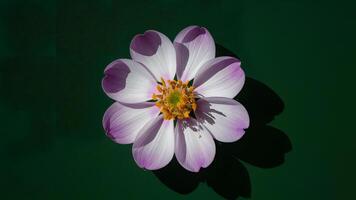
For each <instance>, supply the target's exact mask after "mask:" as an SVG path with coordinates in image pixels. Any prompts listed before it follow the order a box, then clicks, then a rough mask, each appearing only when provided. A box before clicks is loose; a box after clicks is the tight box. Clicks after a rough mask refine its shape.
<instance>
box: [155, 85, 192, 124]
mask: <svg viewBox="0 0 356 200" xmlns="http://www.w3.org/2000/svg"><path fill="white" fill-rule="evenodd" d="M157 91H158V93H157V94H152V99H153V100H157V102H156V106H157V107H158V108H160V111H161V113H162V114H163V118H164V119H165V120H171V119H173V120H174V119H176V118H178V119H185V118H189V117H190V116H189V114H190V112H191V111H192V110H193V111H195V110H196V108H197V104H196V103H195V93H194V87H193V86H188V81H187V82H184V83H183V82H182V81H181V80H178V81H176V80H167V81H165V80H164V79H163V78H161V84H159V85H157Z"/></svg>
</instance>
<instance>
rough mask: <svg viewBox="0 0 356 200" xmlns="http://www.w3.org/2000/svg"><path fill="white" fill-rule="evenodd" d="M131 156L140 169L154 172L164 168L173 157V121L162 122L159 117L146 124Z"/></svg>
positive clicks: (160, 116) (161, 118)
mask: <svg viewBox="0 0 356 200" xmlns="http://www.w3.org/2000/svg"><path fill="white" fill-rule="evenodd" d="M132 154H133V157H134V159H135V161H136V163H137V165H139V166H140V167H142V168H145V169H149V170H155V169H160V168H162V167H164V166H166V165H167V164H168V163H169V162H170V161H171V160H172V158H173V155H174V128H173V120H163V117H162V115H159V116H158V117H156V118H155V119H153V120H151V121H150V122H149V123H148V124H146V126H144V127H143V129H142V130H141V131H140V133H139V135H138V137H137V139H136V141H135V142H134V144H133V147H132Z"/></svg>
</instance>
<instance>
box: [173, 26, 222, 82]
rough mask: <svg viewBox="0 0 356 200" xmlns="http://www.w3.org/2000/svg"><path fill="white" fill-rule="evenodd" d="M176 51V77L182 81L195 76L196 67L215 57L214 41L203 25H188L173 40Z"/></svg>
mask: <svg viewBox="0 0 356 200" xmlns="http://www.w3.org/2000/svg"><path fill="white" fill-rule="evenodd" d="M174 45H175V48H176V52H177V77H178V78H179V79H181V80H182V81H187V80H191V79H193V78H194V77H195V74H196V73H197V71H198V69H199V68H200V67H201V66H202V65H203V64H204V63H205V62H207V61H208V60H211V59H213V58H214V57H215V42H214V39H213V37H212V36H211V35H210V33H209V31H208V30H207V29H206V28H204V27H199V26H189V27H187V28H185V29H183V30H182V31H181V32H180V33H178V35H177V36H176V38H175V40H174Z"/></svg>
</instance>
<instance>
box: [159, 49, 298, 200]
mask: <svg viewBox="0 0 356 200" xmlns="http://www.w3.org/2000/svg"><path fill="white" fill-rule="evenodd" d="M216 47H217V56H223V55H225V56H233V57H237V56H236V55H234V53H232V52H231V51H229V50H227V49H226V48H224V47H222V46H221V45H218V44H216ZM234 99H235V100H237V101H238V102H240V103H241V104H242V105H244V107H245V108H246V109H247V111H248V113H249V116H250V127H249V128H248V129H247V130H246V133H245V135H244V136H243V138H241V139H240V140H238V141H237V142H234V143H221V142H218V141H215V142H216V156H215V159H214V161H213V163H212V164H211V165H210V166H209V167H208V168H206V169H202V170H201V171H200V172H199V173H192V172H189V171H186V170H185V169H184V168H183V167H181V166H180V165H179V163H178V162H177V160H176V159H175V158H174V159H173V160H172V162H171V163H170V164H169V165H168V166H166V167H165V168H163V169H160V170H157V171H154V172H153V173H154V174H155V175H156V176H157V178H158V179H159V180H160V181H161V182H162V183H163V184H165V185H166V186H167V187H169V188H170V189H172V190H174V191H176V192H178V193H181V194H188V193H190V192H192V191H194V190H195V189H196V188H197V186H198V185H199V183H200V182H206V183H207V185H208V186H210V187H211V188H212V189H213V190H214V191H215V192H216V193H218V194H219V195H221V196H222V197H224V198H226V199H235V198H238V197H240V196H242V197H250V196H251V184H250V178H249V174H248V171H247V169H246V168H245V166H244V165H243V164H242V163H241V162H240V161H239V160H241V161H244V162H247V163H249V164H251V165H254V166H257V167H261V168H272V167H276V166H279V165H281V164H282V163H283V162H284V155H285V154H286V153H287V152H289V151H290V150H291V149H292V144H291V141H290V140H289V138H288V136H287V135H286V134H285V133H283V132H282V131H281V130H279V129H276V128H274V127H272V126H269V125H268V123H269V122H271V121H272V120H273V119H274V116H276V115H278V114H280V113H281V112H282V111H283V109H284V103H283V101H282V99H281V98H280V97H279V96H278V95H277V94H276V93H275V92H274V91H273V90H272V89H270V88H269V87H268V86H266V85H265V84H263V83H261V82H259V81H257V80H254V79H252V78H249V77H247V78H246V81H245V85H244V87H243V89H242V91H241V92H240V93H239V94H238V95H237V96H236V97H235V98H234ZM207 106H208V105H207ZM206 117H207V119H206V120H207V121H209V120H210V117H209V116H206Z"/></svg>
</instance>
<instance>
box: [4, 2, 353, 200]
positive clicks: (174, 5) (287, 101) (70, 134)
mask: <svg viewBox="0 0 356 200" xmlns="http://www.w3.org/2000/svg"><path fill="white" fill-rule="evenodd" d="M351 2H352V1H349V2H346V1H343V0H339V1H309V0H303V1H297V0H294V1H292V0H273V1H269V2H267V1H261V2H257V1H253V0H245V1H219V0H217V1H194V2H193V1H181V0H160V1H150V0H148V1H142V2H137V1H125V2H121V3H120V2H117V1H110V0H106V1H84V0H83V1H58V2H56V3H55V2H50V1H40V0H37V1H32V3H29V1H25V0H23V1H21V0H16V1H15V0H14V1H1V2H0V56H1V57H0V58H1V60H0V61H1V63H0V92H1V93H0V113H1V123H0V125H1V126H0V127H1V128H0V132H1V135H2V139H1V140H0V153H1V154H0V155H1V158H2V162H1V165H0V170H1V171H0V177H1V178H0V183H1V197H0V198H1V199H36V200H37V199H38V200H42V199H46V200H47V199H51V200H52V199H183V198H184V199H221V198H222V197H221V196H220V195H218V194H217V193H216V192H215V191H214V190H212V189H211V187H209V186H208V185H207V184H206V183H201V184H200V185H199V186H198V187H197V189H195V190H194V191H193V192H191V193H189V194H187V195H183V194H179V193H177V192H174V191H173V190H171V189H170V188H168V187H166V186H165V185H164V184H163V183H162V182H161V181H160V180H159V179H158V178H157V177H156V176H155V175H154V174H153V173H152V172H150V171H143V170H141V169H140V168H138V167H137V166H136V164H135V163H134V161H133V159H132V156H131V147H130V145H117V144H114V143H113V142H111V141H110V140H109V139H108V138H106V136H105V135H104V132H103V129H102V127H101V119H102V115H103V113H104V111H105V110H106V108H107V107H108V106H109V105H110V104H111V102H112V101H111V100H110V99H109V98H108V97H106V95H105V94H104V93H103V91H102V89H101V85H100V81H101V78H102V77H103V70H104V67H105V66H106V65H107V64H108V63H110V62H111V61H112V60H114V59H116V58H127V57H129V51H128V47H129V43H130V41H131V39H132V37H133V36H134V35H135V34H137V33H142V32H144V31H145V30H147V29H155V30H159V31H161V32H163V33H165V34H166V35H167V36H169V37H170V38H171V39H173V38H174V37H175V34H176V33H178V32H179V31H180V30H181V29H182V28H184V27H186V26H188V25H192V24H196V25H201V26H204V27H206V28H208V29H209V31H210V32H211V33H212V35H213V37H214V38H215V41H216V42H217V43H219V44H221V45H222V46H224V47H226V48H227V49H229V50H231V51H232V52H234V53H236V54H237V55H238V56H239V57H240V58H241V60H242V65H243V68H244V70H245V71H246V74H247V76H249V77H252V78H253V79H255V80H258V81H260V82H262V83H264V84H266V85H267V86H268V87H269V88H271V89H272V90H273V91H274V92H275V93H276V94H278V96H280V97H281V99H282V100H283V102H284V105H285V107H284V111H283V112H282V113H281V114H280V115H278V116H276V117H275V120H274V121H273V122H272V125H273V126H274V127H276V128H278V129H280V130H282V131H283V132H284V133H285V134H286V135H287V136H288V138H289V140H290V142H291V143H292V151H291V152H290V153H288V154H286V157H285V162H284V163H283V164H282V165H279V166H278V167H273V168H268V169H265V168H260V167H257V166H255V165H253V164H249V163H247V162H244V161H242V163H243V166H245V167H246V169H247V171H248V174H249V178H250V183H251V191H252V192H251V199H253V200H265V199H271V200H272V199H273V200H285V199H289V200H294V199H298V200H299V199H352V197H353V196H354V186H355V181H354V180H355V178H356V176H355V168H356V162H355V159H354V158H355V155H354V153H355V152H356V147H355V146H356V145H355V139H356V134H355V133H354V132H355V131H354V127H353V125H354V120H355V111H356V110H355V100H356V99H355V84H354V81H353V80H354V76H355V74H356V56H355V55H356V48H355V46H356V37H355V36H356V20H355V19H356V12H355V5H354V3H351ZM263 100H264V99H259V101H261V102H262V101H263ZM261 134H262V133H261ZM260 142H263V141H260ZM272 147H273V143H272V144H271V148H272ZM254 148H255V149H256V151H258V150H261V149H260V146H258V145H256V146H255V147H254ZM260 152H261V153H262V156H263V151H260ZM241 199H243V198H241Z"/></svg>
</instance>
